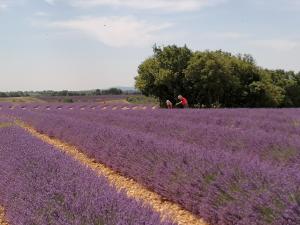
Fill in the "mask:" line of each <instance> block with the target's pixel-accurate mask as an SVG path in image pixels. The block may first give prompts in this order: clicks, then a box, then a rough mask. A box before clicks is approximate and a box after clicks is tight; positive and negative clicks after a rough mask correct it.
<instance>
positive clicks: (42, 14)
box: [34, 11, 49, 16]
mask: <svg viewBox="0 0 300 225" xmlns="http://www.w3.org/2000/svg"><path fill="white" fill-rule="evenodd" d="M34 15H35V16H48V15H49V14H48V13H46V12H43V11H38V12H36V13H34Z"/></svg>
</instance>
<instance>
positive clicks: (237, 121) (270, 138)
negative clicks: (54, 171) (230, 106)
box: [46, 110, 300, 169]
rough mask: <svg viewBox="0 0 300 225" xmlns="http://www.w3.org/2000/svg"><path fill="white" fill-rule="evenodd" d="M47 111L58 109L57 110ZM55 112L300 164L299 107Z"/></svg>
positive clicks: (264, 158) (278, 161) (101, 123)
mask: <svg viewBox="0 0 300 225" xmlns="http://www.w3.org/2000/svg"><path fill="white" fill-rule="evenodd" d="M195 112H197V113H195ZM236 112H238V113H239V114H237V113H236ZM46 113H47V114H50V115H51V114H52V115H57V111H51V112H46ZM221 113H222V114H221ZM190 114H191V115H190ZM280 114H281V115H280ZM59 115H60V116H62V117H68V118H75V119H76V120H81V121H87V122H91V123H94V124H98V125H101V126H104V125H105V126H110V127H119V128H122V129H126V130H131V131H135V132H138V133H141V134H147V135H149V134H151V135H153V136H156V137H157V138H160V139H162V138H164V139H165V141H166V142H170V141H171V140H173V139H176V140H177V141H182V142H184V143H183V144H185V145H186V144H187V143H188V144H192V145H196V146H202V147H205V148H208V149H212V148H222V149H224V150H226V151H230V152H231V153H236V152H241V151H245V152H247V154H251V155H255V156H259V157H260V159H261V160H263V161H264V160H267V161H271V162H272V163H274V164H280V165H289V164H291V163H297V164H298V165H300V154H299V153H300V151H299V148H300V138H299V134H300V111H299V110H288V111H287V110H281V111H279V110H277V111H276V110H274V111H272V110H261V111H259V110H245V111H242V110H238V111H230V110H213V111H192V110H191V111H175V112H174V111H172V112H170V111H156V112H151V111H145V112H140V111H137V112H122V111H118V112H114V113H111V112H109V111H105V112H101V113H98V112H94V111H92V112H90V111H88V112H87V111H79V112H70V111H67V110H65V111H61V112H59ZM164 116H165V118H164ZM145 118H147V119H145ZM207 120H209V121H211V122H210V123H209V122H207ZM298 123H299V124H298ZM299 169H300V168H299Z"/></svg>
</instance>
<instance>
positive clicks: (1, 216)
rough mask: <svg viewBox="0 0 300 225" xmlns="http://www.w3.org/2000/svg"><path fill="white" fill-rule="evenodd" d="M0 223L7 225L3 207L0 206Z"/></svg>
mask: <svg viewBox="0 0 300 225" xmlns="http://www.w3.org/2000/svg"><path fill="white" fill-rule="evenodd" d="M0 225H8V223H7V222H6V220H5V215H4V209H3V208H2V207H1V206H0Z"/></svg>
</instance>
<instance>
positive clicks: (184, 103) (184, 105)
mask: <svg viewBox="0 0 300 225" xmlns="http://www.w3.org/2000/svg"><path fill="white" fill-rule="evenodd" d="M178 99H179V101H180V102H178V103H177V104H176V105H180V106H182V108H188V107H189V104H188V101H187V99H186V98H184V97H183V96H182V95H179V96H178Z"/></svg>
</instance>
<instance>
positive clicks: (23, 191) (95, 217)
mask: <svg viewBox="0 0 300 225" xmlns="http://www.w3.org/2000/svg"><path fill="white" fill-rule="evenodd" d="M0 121H2V120H1V119H0ZM0 153H1V154H0V177H1V179H0V204H1V205H3V206H4V207H5V208H6V214H7V215H6V216H7V218H8V219H9V222H10V224H11V225H45V224H57V225H58V224H59V225H63V224H65V225H70V224H72V225H100V224H101V225H102V224H103V225H104V224H105V225H106V224H107V225H110V224H111V225H116V224H118V225H121V224H122V225H123V224H124V225H127V224H128V225H129V224H130V225H134V224H136V225H140V224H147V225H156V224H162V225H171V223H170V222H161V221H160V217H159V215H158V214H157V213H155V212H153V211H152V210H151V209H149V208H147V207H146V206H142V204H141V203H138V202H136V201H134V200H130V199H128V198H127V197H126V196H125V194H124V193H118V192H117V191H116V190H115V189H114V188H113V187H111V186H109V184H108V181H107V180H106V179H105V178H102V177H98V176H97V175H96V174H95V173H94V172H92V171H91V170H89V169H87V168H86V167H85V166H82V165H80V164H79V163H77V162H76V161H74V160H72V159H71V158H69V157H68V156H66V155H64V154H63V153H61V152H59V151H58V150H56V149H54V148H53V147H51V146H49V145H47V144H45V143H43V142H42V141H39V140H37V139H35V138H34V137H31V136H30V135H29V134H28V133H26V132H25V131H23V130H22V129H21V128H17V127H6V128H2V129H1V128H0Z"/></svg>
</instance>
